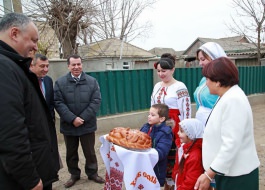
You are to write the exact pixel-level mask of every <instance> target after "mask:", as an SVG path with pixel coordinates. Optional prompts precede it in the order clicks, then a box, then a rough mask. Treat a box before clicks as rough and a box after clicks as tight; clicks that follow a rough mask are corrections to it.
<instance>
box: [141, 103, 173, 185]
mask: <svg viewBox="0 0 265 190" xmlns="http://www.w3.org/2000/svg"><path fill="white" fill-rule="evenodd" d="M168 112H169V109H168V106H167V105H165V104H154V105H152V107H151V108H150V111H149V115H148V123H146V124H144V125H143V127H142V128H141V129H140V131H142V132H145V133H147V134H148V135H149V136H150V137H151V139H152V148H155V149H156V150H157V152H158V156H159V159H158V162H157V164H156V165H155V167H154V171H155V174H156V177H157V179H158V181H159V183H160V186H161V187H163V186H164V184H165V179H166V168H167V155H168V152H169V150H170V148H171V144H172V138H173V135H172V129H171V127H170V126H172V125H173V121H172V120H169V116H168ZM166 121H167V122H166Z"/></svg>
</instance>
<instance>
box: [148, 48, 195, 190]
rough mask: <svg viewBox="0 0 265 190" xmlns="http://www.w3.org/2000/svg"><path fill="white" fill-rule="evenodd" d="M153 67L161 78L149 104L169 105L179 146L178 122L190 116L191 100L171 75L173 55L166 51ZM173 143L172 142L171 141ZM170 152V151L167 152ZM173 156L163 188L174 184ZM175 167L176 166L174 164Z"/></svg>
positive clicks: (173, 156)
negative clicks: (172, 174) (172, 175)
mask: <svg viewBox="0 0 265 190" xmlns="http://www.w3.org/2000/svg"><path fill="white" fill-rule="evenodd" d="M154 67H155V69H157V75H158V77H159V78H160V79H161V82H158V83H157V84H156V85H155V86H154V89H153V92H152V95H151V105H153V104H159V103H163V104H166V105H167V106H168V107H169V117H170V118H171V119H173V120H174V121H175V127H174V128H173V129H172V132H173V135H174V138H175V144H176V146H177V147H179V146H180V140H179V137H178V135H177V133H178V130H179V122H180V121H182V120H183V119H186V118H190V117H191V102H190V96H189V92H188V89H187V87H186V85H185V84H184V83H183V82H181V81H178V80H176V79H175V78H174V77H173V74H174V71H175V57H173V56H172V55H171V54H169V53H166V54H163V55H162V56H161V59H160V60H159V61H158V62H157V63H155V65H154ZM173 144H174V143H173ZM169 154H171V152H170V153H169ZM175 157H177V155H175V152H174V155H169V156H168V170H169V171H168V174H167V180H166V183H165V190H168V189H172V188H173V186H174V180H172V179H171V177H169V176H171V172H172V171H171V170H172V169H173V167H174V164H178V162H176V163H175ZM176 167H177V166H176Z"/></svg>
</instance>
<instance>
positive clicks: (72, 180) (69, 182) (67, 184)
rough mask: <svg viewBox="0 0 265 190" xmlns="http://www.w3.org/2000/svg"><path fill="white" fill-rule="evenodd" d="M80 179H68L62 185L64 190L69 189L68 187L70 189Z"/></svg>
mask: <svg viewBox="0 0 265 190" xmlns="http://www.w3.org/2000/svg"><path fill="white" fill-rule="evenodd" d="M79 179H80V178H72V177H71V178H70V179H69V180H68V181H67V182H66V183H65V184H64V187H65V188H69V187H72V186H73V185H74V184H75V182H77V181H78V180H79Z"/></svg>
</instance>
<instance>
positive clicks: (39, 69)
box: [30, 53, 55, 121]
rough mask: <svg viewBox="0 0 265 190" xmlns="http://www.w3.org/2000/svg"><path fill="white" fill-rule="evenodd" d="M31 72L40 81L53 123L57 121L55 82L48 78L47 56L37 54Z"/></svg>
mask: <svg viewBox="0 0 265 190" xmlns="http://www.w3.org/2000/svg"><path fill="white" fill-rule="evenodd" d="M30 70H31V71H32V72H33V73H35V74H36V75H37V77H38V79H39V85H40V89H41V91H42V94H43V96H44V98H45V100H46V102H47V104H48V106H49V109H50V112H51V115H52V118H53V121H55V112H54V101H53V99H54V98H53V97H54V95H53V81H52V79H51V77H49V76H47V73H48V71H49V60H48V58H47V57H46V56H45V55H42V54H39V53H36V54H35V55H34V58H33V61H32V63H31V65H30Z"/></svg>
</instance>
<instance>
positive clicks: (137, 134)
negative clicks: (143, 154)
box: [106, 127, 152, 150]
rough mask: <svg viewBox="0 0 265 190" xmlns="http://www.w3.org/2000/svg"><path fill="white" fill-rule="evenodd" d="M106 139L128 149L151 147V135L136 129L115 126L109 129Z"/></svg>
mask: <svg viewBox="0 0 265 190" xmlns="http://www.w3.org/2000/svg"><path fill="white" fill-rule="evenodd" d="M106 139H107V140H108V141H110V142H112V143H114V144H116V145H119V146H122V147H125V148H129V149H139V150H144V149H148V148H151V147H152V140H151V137H150V136H149V135H147V134H146V133H144V132H141V131H139V130H138V129H130V128H125V127H116V128H114V129H112V130H111V131H110V133H109V135H107V136H106Z"/></svg>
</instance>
